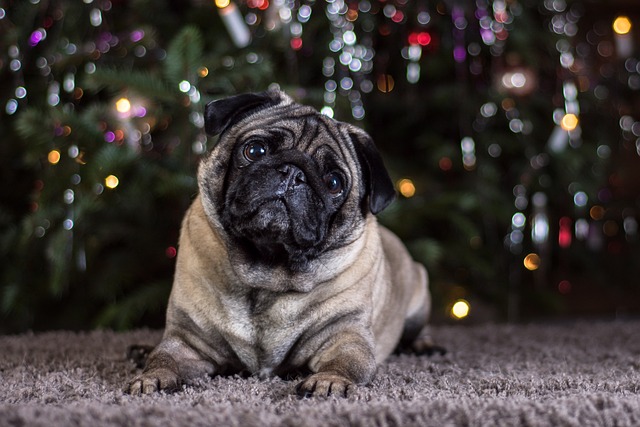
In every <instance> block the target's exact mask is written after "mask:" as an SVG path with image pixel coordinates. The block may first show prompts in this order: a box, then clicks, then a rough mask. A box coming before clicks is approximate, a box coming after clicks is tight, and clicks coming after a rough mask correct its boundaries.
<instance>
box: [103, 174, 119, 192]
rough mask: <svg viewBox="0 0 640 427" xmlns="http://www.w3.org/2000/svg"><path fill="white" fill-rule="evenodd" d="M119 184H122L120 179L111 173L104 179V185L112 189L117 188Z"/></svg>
mask: <svg viewBox="0 0 640 427" xmlns="http://www.w3.org/2000/svg"><path fill="white" fill-rule="evenodd" d="M118 184H120V180H119V179H118V177H117V176H115V175H109V176H108V177H106V178H105V179H104V185H105V186H106V187H107V188H110V189H112V190H113V189H114V188H116V187H117V186H118Z"/></svg>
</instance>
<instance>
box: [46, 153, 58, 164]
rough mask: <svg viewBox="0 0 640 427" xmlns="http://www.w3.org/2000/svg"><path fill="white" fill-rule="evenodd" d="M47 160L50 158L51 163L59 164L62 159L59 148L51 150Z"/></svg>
mask: <svg viewBox="0 0 640 427" xmlns="http://www.w3.org/2000/svg"><path fill="white" fill-rule="evenodd" d="M47 160H49V163H51V164H52V165H57V164H58V162H59V161H60V152H59V151H58V150H51V151H49V154H48V155H47Z"/></svg>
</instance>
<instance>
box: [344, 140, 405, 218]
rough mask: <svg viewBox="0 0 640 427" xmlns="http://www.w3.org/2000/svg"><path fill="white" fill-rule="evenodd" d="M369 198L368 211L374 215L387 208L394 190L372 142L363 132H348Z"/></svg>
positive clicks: (394, 196)
mask: <svg viewBox="0 0 640 427" xmlns="http://www.w3.org/2000/svg"><path fill="white" fill-rule="evenodd" d="M349 135H350V136H351V139H352V140H353V144H354V147H355V149H356V154H357V155H358V161H359V162H360V166H361V168H362V173H363V175H364V184H365V185H366V188H367V195H368V196H369V210H370V211H371V213H373V214H374V215H375V214H377V213H378V212H381V211H382V210H383V209H384V208H386V207H387V206H389V204H390V203H391V202H393V200H394V199H395V198H396V190H395V188H394V187H393V182H392V181H391V178H390V177H389V172H387V168H386V167H385V166H384V162H383V161H382V157H381V156H380V152H379V151H378V149H377V148H376V146H375V144H374V143H373V140H372V139H371V137H370V136H369V135H367V134H366V133H364V132H358V133H354V132H350V133H349Z"/></svg>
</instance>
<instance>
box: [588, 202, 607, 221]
mask: <svg viewBox="0 0 640 427" xmlns="http://www.w3.org/2000/svg"><path fill="white" fill-rule="evenodd" d="M606 213H607V211H606V209H605V208H603V207H602V206H600V205H595V206H593V207H592V208H591V209H589V216H591V218H592V219H594V220H596V221H598V220H601V219H602V218H604V215H605V214H606Z"/></svg>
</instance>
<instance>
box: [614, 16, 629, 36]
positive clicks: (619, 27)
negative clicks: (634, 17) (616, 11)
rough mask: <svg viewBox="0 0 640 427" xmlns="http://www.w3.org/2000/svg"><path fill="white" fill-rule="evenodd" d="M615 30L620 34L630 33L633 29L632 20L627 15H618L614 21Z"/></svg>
mask: <svg viewBox="0 0 640 427" xmlns="http://www.w3.org/2000/svg"><path fill="white" fill-rule="evenodd" d="M613 31H615V32H616V34H619V35H625V34H629V31H631V20H630V19H629V18H627V17H626V16H618V17H617V18H616V19H615V20H614V21H613Z"/></svg>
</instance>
